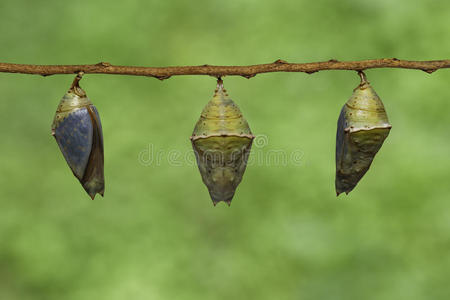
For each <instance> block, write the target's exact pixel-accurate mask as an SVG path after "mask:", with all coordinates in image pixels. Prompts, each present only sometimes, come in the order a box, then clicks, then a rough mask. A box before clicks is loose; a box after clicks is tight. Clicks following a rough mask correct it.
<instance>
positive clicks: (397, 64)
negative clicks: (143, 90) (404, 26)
mask: <svg viewBox="0 0 450 300" xmlns="http://www.w3.org/2000/svg"><path fill="white" fill-rule="evenodd" d="M375 68H402V69H415V70H422V71H425V72H427V73H433V72H434V71H436V70H439V69H443V68H450V60H449V59H445V60H432V61H409V60H400V59H396V58H382V59H371V60H361V61H337V60H334V59H332V60H329V61H324V62H312V63H288V62H286V61H284V60H280V59H278V60H276V61H275V62H273V63H270V64H260V65H250V66H211V65H202V66H179V67H135V66H114V65H112V64H110V63H107V62H100V63H98V64H94V65H26V64H10V63H0V72H4V73H21V74H38V75H42V76H49V75H55V74H76V73H79V72H83V73H85V74H93V73H95V74H117V75H135V76H149V77H155V78H158V79H161V80H163V79H167V78H169V77H171V76H175V75H209V76H214V77H221V76H230V75H233V76H243V77H246V78H251V77H253V76H255V75H257V74H260V73H270V72H305V73H308V74H311V73H314V72H318V71H323V70H353V71H363V70H367V69H375Z"/></svg>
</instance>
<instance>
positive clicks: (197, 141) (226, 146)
mask: <svg viewBox="0 0 450 300" xmlns="http://www.w3.org/2000/svg"><path fill="white" fill-rule="evenodd" d="M253 138H254V136H253V134H252V132H251V131H250V127H249V126H248V123H247V121H246V120H245V119H244V117H243V116H242V113H241V111H240V110H239V108H238V107H237V105H236V104H235V103H234V102H233V100H231V99H230V97H229V96H228V94H227V93H226V90H225V89H224V88H223V82H222V80H221V79H219V80H218V81H217V89H216V90H215V93H214V96H213V98H212V100H211V101H209V102H208V104H207V105H206V106H205V108H204V109H203V111H202V113H201V116H200V119H199V120H198V122H197V124H196V125H195V128H194V132H193V133H192V136H191V142H192V147H193V148H194V152H195V156H196V159H197V164H198V168H199V170H200V174H201V175H202V180H203V182H204V183H205V185H206V186H207V188H208V191H209V194H210V196H211V199H212V201H213V204H214V205H216V204H217V203H218V202H220V201H224V202H226V203H227V204H228V205H230V204H231V200H232V199H233V196H234V193H235V191H236V188H237V186H238V185H239V183H240V182H241V180H242V176H243V175H244V171H245V167H246V165H247V160H248V156H249V154H250V148H251V146H252V141H253Z"/></svg>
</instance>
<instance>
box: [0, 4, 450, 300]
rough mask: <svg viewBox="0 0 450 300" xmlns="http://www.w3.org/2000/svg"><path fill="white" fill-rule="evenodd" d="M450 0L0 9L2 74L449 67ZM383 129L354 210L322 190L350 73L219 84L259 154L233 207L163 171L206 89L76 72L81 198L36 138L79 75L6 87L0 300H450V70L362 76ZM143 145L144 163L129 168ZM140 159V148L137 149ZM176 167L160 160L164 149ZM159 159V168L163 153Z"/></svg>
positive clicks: (9, 82) (55, 154)
mask: <svg viewBox="0 0 450 300" xmlns="http://www.w3.org/2000/svg"><path fill="white" fill-rule="evenodd" d="M449 27H450V3H449V2H448V1H445V0H443V1H437V0H436V1H412V2H411V1H406V0H405V1H388V0H380V1H369V0H365V1H350V0H340V1H320V0H316V1H307V0H303V1H262V0H258V1H257V0H248V1H234V0H232V1H218V0H196V1H182V0H177V1H161V0H153V1H143V0H142V1H138V0H129V1H125V2H118V1H117V2H114V1H106V0H101V1H85V0H82V1H56V0H53V1H30V0H28V1H26V0H16V1H1V3H0V28H1V29H0V30H1V43H0V57H1V61H4V62H16V63H36V64H79V63H81V64H82V63H97V62H100V61H108V62H111V63H113V64H119V65H147V66H164V65H196V64H198V65H200V64H205V63H208V64H224V65H232V64H236V65H237V64H256V63H265V62H272V61H274V60H276V59H278V58H282V59H285V60H287V61H293V62H308V61H318V60H327V59H331V58H335V59H339V60H358V59H367V58H381V57H397V58H402V59H412V60H414V59H416V60H426V59H440V58H449V57H448V56H449V55H448V54H449V49H450V32H449ZM367 75H368V78H369V80H370V81H371V83H372V85H373V87H374V88H375V90H376V91H377V92H378V94H379V95H380V97H381V98H382V99H383V101H384V104H385V106H386V109H387V112H388V114H389V117H390V121H391V123H392V125H393V129H392V131H391V134H390V136H389V137H388V139H387V141H386V142H385V145H384V146H383V148H382V149H381V151H380V153H379V154H378V155H377V157H376V159H375V161H374V164H373V166H372V169H371V170H370V171H369V172H368V173H367V174H366V176H365V177H364V178H363V179H362V180H361V182H360V183H359V185H358V186H357V188H356V189H355V190H354V191H353V192H352V193H351V194H350V195H349V196H345V195H344V196H341V197H339V198H336V196H335V192H334V147H335V130H336V121H337V118H338V114H339V110H340V108H341V106H342V105H343V103H344V102H345V101H346V100H347V99H348V97H349V96H350V95H351V92H352V89H353V88H354V87H355V86H356V85H357V83H358V77H357V75H356V73H354V72H349V71H327V72H319V73H315V74H312V75H306V74H301V73H274V74H264V75H258V76H256V77H255V78H253V79H250V80H247V79H244V78H239V77H225V87H226V88H227V89H228V91H229V93H230V96H231V97H232V98H233V100H234V101H235V102H236V103H237V104H238V105H239V106H240V108H241V110H242V111H243V113H244V115H245V117H246V118H247V120H248V121H249V124H250V126H251V128H252V130H253V132H254V133H255V134H263V135H266V136H267V137H268V141H269V143H268V144H267V145H266V146H265V147H264V148H254V149H253V150H258V151H263V152H264V153H267V152H269V151H271V150H273V151H275V150H282V151H285V152H286V153H291V152H293V151H297V150H300V151H301V153H303V156H302V160H301V164H300V165H293V164H288V165H286V166H282V165H277V164H270V165H267V164H262V165H258V164H255V165H250V166H249V168H248V169H247V171H246V174H245V175H244V180H243V182H242V183H241V185H240V186H239V188H238V190H237V193H236V196H235V198H234V200H233V203H232V205H231V207H230V208H228V207H227V206H226V205H224V204H223V203H221V205H218V207H213V205H212V203H211V200H210V199H209V195H208V192H207V189H206V187H205V186H204V185H203V183H202V182H201V178H200V174H199V172H198V170H197V167H196V166H195V165H192V164H191V163H190V162H187V161H185V160H183V159H179V160H177V162H180V163H179V164H177V165H174V163H173V162H172V163H169V162H168V158H170V154H169V151H178V152H176V153H182V154H183V155H184V154H185V153H189V151H191V145H190V142H189V140H188V137H189V136H190V134H191V132H192V130H193V127H194V124H195V122H196V121H197V118H198V117H199V114H200V112H201V109H202V108H203V106H204V105H205V104H206V103H207V101H208V100H209V99H210V97H211V96H212V93H213V90H214V87H215V81H214V79H213V78H209V77H207V76H186V77H174V78H171V79H169V80H166V81H164V82H160V81H158V80H156V79H153V78H142V77H131V76H129V77H127V76H112V75H86V76H85V78H84V79H83V80H82V82H81V85H82V87H83V88H84V89H85V90H86V92H87V94H88V96H89V97H90V98H91V100H92V101H93V102H94V104H95V105H96V106H97V108H98V109H99V111H100V115H101V117H102V123H103V130H104V138H105V164H106V167H105V173H106V184H107V186H106V191H105V198H104V199H102V198H100V197H99V198H97V199H96V200H95V201H91V200H90V199H89V197H88V196H87V195H86V194H85V192H84V191H83V189H82V187H81V186H80V185H79V184H78V182H77V180H76V179H75V178H74V177H73V176H72V174H71V172H70V170H69V168H68V167H67V166H66V163H65V161H64V159H63V156H62V155H61V153H59V150H58V147H57V145H56V143H55V141H54V140H53V138H52V137H51V136H50V124H51V121H52V118H53V115H54V112H55V110H56V106H57V104H58V102H59V99H60V98H61V97H62V95H63V94H64V92H65V91H66V90H67V89H68V87H69V85H70V83H71V81H72V78H73V76H69V75H58V76H51V77H47V78H43V77H39V76H30V75H19V74H0V91H1V94H0V97H1V99H0V125H1V128H2V130H1V132H2V135H1V137H2V142H1V147H0V156H1V159H0V171H1V175H0V299H11V300H15V299H21V300H22V299H24V300H27V299H33V300H34V299H46V300H51V299H69V300H75V299H108V300H116V299H125V298H128V299H197V300H198V299H311V300H312V299H314V300H317V299H366V300H370V299H396V300H400V299H408V300H411V299H449V298H450V287H449V285H448V278H449V277H450V253H449V251H450V199H449V198H450V197H449V195H450V186H449V175H450V159H449V153H450V134H449V126H450V125H449V123H450V119H449V117H448V116H449V115H450V101H449V100H450V99H449V97H450V96H449V95H450V93H449V88H448V87H449V86H448V83H449V82H450V71H449V70H440V71H438V72H436V73H434V74H432V75H429V74H426V73H424V72H421V71H411V70H397V69H392V70H390V69H379V70H370V71H368V72H367ZM151 147H153V150H154V154H155V155H156V152H159V153H162V155H161V157H162V160H161V162H160V163H157V162H156V160H154V161H153V162H151V161H149V160H147V161H146V162H147V164H143V162H142V160H141V161H140V160H139V159H138V157H139V155H140V153H145V150H146V149H151ZM143 151H144V152H143ZM170 153H173V152H170ZM172 158H173V157H172Z"/></svg>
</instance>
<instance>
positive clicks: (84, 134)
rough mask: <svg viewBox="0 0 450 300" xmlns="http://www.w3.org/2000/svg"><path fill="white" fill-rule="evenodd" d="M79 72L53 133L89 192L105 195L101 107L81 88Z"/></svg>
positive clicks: (67, 95) (63, 103)
mask: <svg viewBox="0 0 450 300" xmlns="http://www.w3.org/2000/svg"><path fill="white" fill-rule="evenodd" d="M81 75H82V74H79V75H78V76H77V77H76V78H75V80H74V82H73V83H72V86H71V87H70V89H69V91H68V92H67V93H66V94H65V95H64V97H63V98H62V99H61V102H60V103H59V105H58V109H57V110H56V114H55V118H54V119H53V124H52V135H53V136H54V137H55V139H56V142H57V143H58V146H59V148H60V150H61V152H62V154H63V155H64V158H65V159H66V162H67V164H68V165H69V167H70V169H71V170H72V172H73V174H74V175H75V177H76V178H77V179H78V180H79V181H80V183H81V185H82V186H83V188H84V189H85V191H86V192H87V193H88V194H89V196H90V197H91V198H92V199H94V197H95V195H96V194H97V193H99V194H100V195H102V196H103V193H104V189H105V187H104V185H105V179H104V175H103V134H102V125H101V123H100V116H99V114H98V112H97V109H96V108H95V106H94V105H93V104H92V102H91V101H90V100H89V98H87V97H86V93H85V92H84V91H83V90H82V89H81V88H80V86H79V84H78V83H79V81H80V79H81Z"/></svg>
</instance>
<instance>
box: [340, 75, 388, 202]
mask: <svg viewBox="0 0 450 300" xmlns="http://www.w3.org/2000/svg"><path fill="white" fill-rule="evenodd" d="M359 75H360V76H361V83H360V84H359V85H358V86H357V87H356V88H355V89H354V91H353V95H352V96H351V97H350V99H349V100H348V101H347V103H346V104H345V105H344V107H343V108H342V110H341V114H340V116H339V120H338V128H337V134H336V194H337V195H338V196H339V194H340V193H342V192H345V193H346V194H348V193H349V192H350V191H352V190H353V188H354V187H355V186H356V184H357V183H358V181H359V180H360V179H361V178H362V177H363V176H364V174H365V173H366V172H367V170H369V167H370V165H371V163H372V161H373V159H374V157H375V154H376V153H377V152H378V150H379V149H380V148H381V145H383V142H384V140H385V139H386V137H387V136H388V134H389V131H390V129H391V127H392V126H391V124H389V120H388V117H387V114H386V111H385V109H384V105H383V103H382V102H381V99H380V98H379V97H378V95H377V94H376V93H375V91H374V90H373V88H372V87H371V86H370V84H369V82H368V81H367V79H366V77H365V74H364V73H363V72H359Z"/></svg>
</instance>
